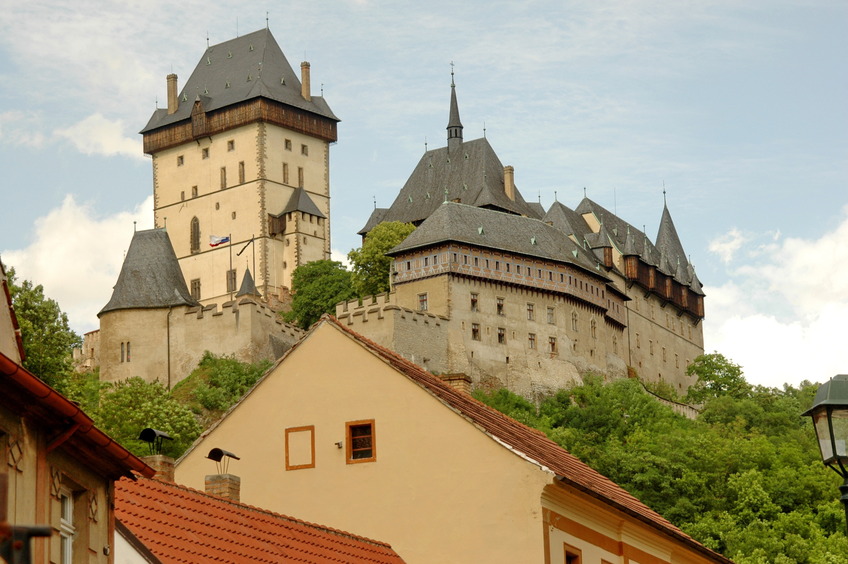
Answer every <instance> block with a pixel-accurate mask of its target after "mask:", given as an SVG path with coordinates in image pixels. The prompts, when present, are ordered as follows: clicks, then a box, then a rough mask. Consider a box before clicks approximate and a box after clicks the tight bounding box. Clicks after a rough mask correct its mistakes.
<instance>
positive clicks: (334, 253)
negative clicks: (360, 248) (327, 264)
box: [330, 249, 350, 270]
mask: <svg viewBox="0 0 848 564" xmlns="http://www.w3.org/2000/svg"><path fill="white" fill-rule="evenodd" d="M330 260H334V261H337V262H340V263H342V264H343V265H344V267H345V268H347V269H348V270H350V261H349V260H347V253H345V252H343V251H340V250H338V249H331V250H330Z"/></svg>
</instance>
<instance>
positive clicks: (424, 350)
mask: <svg viewBox="0 0 848 564" xmlns="http://www.w3.org/2000/svg"><path fill="white" fill-rule="evenodd" d="M451 82H452V84H451V101H450V112H449V121H448V127H447V132H448V135H447V138H448V139H447V146H446V147H442V148H439V149H434V150H430V151H427V152H426V153H425V154H424V156H423V157H422V158H421V160H420V162H419V163H418V165H417V166H416V168H415V170H414V171H413V172H412V175H411V176H410V177H409V180H408V181H407V182H406V184H405V185H404V186H403V188H402V189H401V191H400V193H399V194H398V196H397V198H396V199H395V201H394V203H393V204H392V206H391V207H390V208H386V209H376V210H374V212H373V214H372V216H371V218H369V220H368V222H367V224H366V226H365V227H364V228H363V229H362V231H360V234H361V235H363V237H364V236H365V235H367V233H368V232H369V231H370V230H371V229H373V227H374V226H376V225H378V224H379V223H380V222H383V221H403V222H409V223H413V224H414V225H416V226H417V229H416V230H415V231H414V232H413V233H412V234H411V235H410V236H409V237H407V239H406V240H405V241H403V242H402V243H401V244H400V245H398V246H397V247H395V248H394V249H392V251H391V253H390V254H391V255H392V256H393V258H394V267H393V272H392V292H391V293H390V294H388V295H383V296H377V297H373V298H366V299H364V300H362V303H361V304H360V301H359V300H355V301H351V302H348V303H343V304H339V305H338V306H337V316H338V317H339V319H340V320H342V321H344V322H345V323H346V324H348V325H350V326H351V327H352V328H353V329H354V330H356V331H358V332H360V333H362V334H364V335H366V336H368V337H370V338H372V339H374V340H375V341H376V342H378V343H380V344H381V345H384V346H387V347H389V348H392V349H393V350H397V351H399V352H401V353H402V354H404V355H406V356H407V357H408V358H410V359H412V360H414V361H415V362H417V363H419V364H421V365H423V366H425V367H427V368H428V369H429V370H431V371H433V372H436V373H446V374H449V373H464V374H466V375H468V376H470V377H471V379H472V381H473V383H474V384H475V385H477V386H484V387H487V388H499V387H508V388H510V389H511V390H513V391H515V392H518V393H520V394H522V395H525V396H526V397H537V396H538V395H544V394H548V393H550V392H552V391H554V390H556V389H558V388H561V387H563V386H564V385H566V384H568V383H570V382H574V381H577V380H578V379H579V378H580V375H581V373H583V372H585V371H589V370H591V371H597V372H601V373H603V374H605V375H607V376H608V377H620V376H625V375H627V374H628V367H631V368H632V369H634V370H635V371H636V373H638V375H639V376H640V377H641V378H642V379H643V380H647V381H653V382H665V383H667V384H671V385H672V386H674V387H675V388H676V389H677V390H678V391H685V389H686V388H688V386H689V385H691V383H692V379H691V378H690V377H689V376H687V375H686V366H687V365H688V364H689V362H690V361H691V360H692V359H694V358H695V357H696V356H698V355H700V354H702V353H703V328H702V326H701V320H702V319H703V317H704V293H703V290H702V288H701V284H700V282H699V280H698V277H697V276H696V274H695V271H694V268H693V267H692V265H691V264H690V263H689V261H688V260H687V258H686V254H685V252H684V250H683V246H682V244H681V242H680V239H679V237H678V235H677V230H676V229H675V227H674V223H673V221H672V219H671V214H670V212H669V210H668V207H667V206H664V208H663V213H662V218H661V220H660V228H659V232H658V234H657V237H656V239H655V241H654V242H651V241H650V240H649V239H648V237H647V235H646V234H645V233H643V232H642V231H640V230H638V229H636V228H635V227H633V226H632V225H630V224H629V223H627V222H626V221H624V220H622V219H621V218H619V217H617V216H616V215H615V214H613V213H611V212H609V211H608V210H606V209H604V208H603V207H602V206H600V205H598V204H597V203H595V202H593V201H592V200H590V199H588V198H584V199H583V201H582V202H580V204H579V205H578V206H577V207H576V208H575V209H570V208H568V207H566V206H565V205H563V204H561V203H559V202H555V203H554V204H553V205H552V206H551V207H550V209H549V210H547V211H545V210H544V209H543V208H542V206H541V205H539V204H534V203H528V202H526V201H525V200H524V199H523V198H522V196H521V193H520V192H519V191H518V188H517V187H516V185H515V172H514V169H513V167H511V166H503V165H502V164H501V162H500V160H499V159H498V157H497V155H496V154H495V152H494V150H493V149H492V147H491V145H490V144H489V142H488V141H487V140H486V139H485V138H482V139H476V140H473V141H468V142H466V141H464V140H463V136H462V124H461V121H460V118H459V108H458V104H457V98H456V87H455V85H454V84H453V81H451ZM424 326H427V327H428V328H427V329H426V330H424V331H421V330H418V329H415V328H416V327H424ZM419 333H420V336H418V335H419Z"/></svg>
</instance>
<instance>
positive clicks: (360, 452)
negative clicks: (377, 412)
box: [345, 419, 377, 464]
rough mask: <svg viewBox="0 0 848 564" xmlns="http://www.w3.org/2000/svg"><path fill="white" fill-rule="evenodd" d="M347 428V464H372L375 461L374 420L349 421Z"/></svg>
mask: <svg viewBox="0 0 848 564" xmlns="http://www.w3.org/2000/svg"><path fill="white" fill-rule="evenodd" d="M345 427H346V428H347V432H346V433H345V434H346V435H347V441H346V443H347V463H348V464H357V463H359V462H374V461H375V460H377V447H376V444H375V429H374V420H373V419H370V420H367V421H351V422H350V423H345Z"/></svg>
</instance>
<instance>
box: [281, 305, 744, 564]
mask: <svg viewBox="0 0 848 564" xmlns="http://www.w3.org/2000/svg"><path fill="white" fill-rule="evenodd" d="M322 323H329V324H332V325H333V326H334V327H337V328H339V329H341V330H342V331H344V332H345V333H347V334H348V335H349V336H351V337H352V338H353V339H355V340H356V341H358V342H359V343H361V344H362V345H363V346H365V347H366V348H367V349H369V350H370V351H371V352H373V353H374V354H375V355H377V356H378V357H380V358H381V359H382V360H383V361H385V362H387V363H388V364H389V365H391V366H392V367H393V368H394V369H395V370H397V371H398V372H400V373H402V374H404V375H405V376H406V377H407V378H409V379H410V380H412V381H413V382H415V383H417V384H419V385H420V386H422V387H423V388H424V389H425V390H427V391H428V392H429V393H431V394H432V395H433V396H435V397H436V398H438V399H439V400H440V401H441V402H442V403H444V404H445V405H447V406H448V407H450V408H452V409H453V410H454V411H457V412H459V414H460V415H462V416H463V417H465V418H466V419H468V420H469V421H471V422H472V423H474V424H475V425H477V426H478V427H480V428H482V429H483V430H484V431H485V432H486V433H487V434H489V435H490V436H492V437H495V438H497V439H498V440H499V441H501V442H502V443H504V444H506V445H508V446H509V447H510V448H511V449H514V450H515V451H517V452H519V453H521V454H522V455H524V456H526V457H527V458H529V459H531V460H533V461H535V462H537V463H538V464H539V465H540V466H544V467H546V468H548V469H550V470H551V471H552V472H554V473H555V474H556V475H557V477H558V478H559V479H560V480H562V482H564V483H566V484H568V485H570V486H572V487H574V488H577V489H578V490H580V491H582V492H584V493H586V494H587V495H590V496H592V497H594V498H596V499H598V500H600V501H602V502H604V503H606V504H608V505H610V506H612V507H614V508H616V509H618V510H620V511H623V512H624V513H627V514H628V515H631V516H632V517H635V518H636V519H638V520H640V521H642V522H644V523H646V524H648V525H650V526H652V527H654V528H655V529H657V530H659V531H660V532H661V533H664V534H666V535H668V536H671V537H673V538H676V539H678V540H679V541H681V542H683V543H684V544H686V545H688V546H689V547H690V548H692V549H693V550H696V551H697V552H699V553H701V554H702V555H704V556H706V557H707V558H710V559H713V560H714V561H716V562H722V563H729V564H732V561H731V560H730V559H728V558H725V557H724V556H722V555H720V554H718V553H716V552H714V551H712V550H710V549H708V548H707V547H705V546H703V545H702V544H700V543H699V542H698V541H696V540H695V539H693V538H692V537H690V536H689V535H687V534H686V533H684V532H683V531H681V530H680V529H679V528H677V527H676V526H674V525H673V524H672V523H671V522H669V521H668V520H666V519H665V518H664V517H663V516H661V515H660V514H659V513H657V512H656V511H654V510H652V509H650V508H649V507H648V506H647V505H645V504H644V503H642V502H641V501H639V500H638V499H636V498H635V497H633V496H632V495H631V494H630V493H628V492H627V491H626V490H625V489H624V488H622V487H621V486H619V485H618V484H616V483H615V482H613V481H612V480H610V479H609V478H607V477H606V476H603V475H602V474H600V473H598V472H597V471H595V470H593V469H592V468H590V467H589V466H587V465H586V464H585V463H583V462H581V461H580V459H578V458H577V457H575V456H574V455H572V454H571V453H569V452H568V451H566V450H565V449H563V448H562V447H560V446H559V445H558V444H556V443H555V442H554V441H552V440H550V439H549V438H548V437H547V436H546V435H545V434H544V433H542V432H541V431H538V430H536V429H532V428H530V427H527V426H526V425H523V424H521V423H519V422H518V421H516V420H515V419H512V418H511V417H508V416H507V415H504V414H503V413H501V412H499V411H497V410H495V409H493V408H491V407H489V406H488V405H485V404H484V403H481V402H479V401H477V400H476V399H474V398H473V397H471V396H470V395H468V394H466V393H463V392H461V391H459V390H457V389H455V388H453V387H451V386H449V385H447V384H445V383H444V382H442V381H441V380H440V379H439V378H437V377H436V376H433V375H432V374H430V373H429V372H427V371H426V370H424V369H423V368H421V367H419V366H418V365H416V364H413V363H412V362H410V361H408V360H406V359H405V358H403V357H401V356H400V355H398V354H397V353H395V352H393V351H391V350H389V349H387V348H385V347H383V346H380V345H378V344H377V343H375V342H373V341H371V340H369V339H367V338H365V337H363V336H362V335H360V334H359V333H356V332H355V331H352V330H351V329H348V328H347V327H345V326H344V324H342V323H341V322H339V320H337V319H336V318H334V317H332V316H329V315H325V316H324V317H323V318H322V320H321V322H319V324H322ZM316 328H317V325H316V327H313V329H312V330H313V331H314V330H315V329H316ZM296 346H297V345H295V347H296ZM290 352H291V351H289V353H290ZM287 354H288V353H287ZM284 358H285V357H284Z"/></svg>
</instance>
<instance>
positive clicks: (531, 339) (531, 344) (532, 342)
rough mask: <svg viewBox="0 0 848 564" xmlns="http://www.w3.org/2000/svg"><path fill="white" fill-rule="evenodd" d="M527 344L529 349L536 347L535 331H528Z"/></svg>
mask: <svg viewBox="0 0 848 564" xmlns="http://www.w3.org/2000/svg"><path fill="white" fill-rule="evenodd" d="M527 346H528V347H529V348H531V349H535V348H536V333H530V334H529V335H527Z"/></svg>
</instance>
